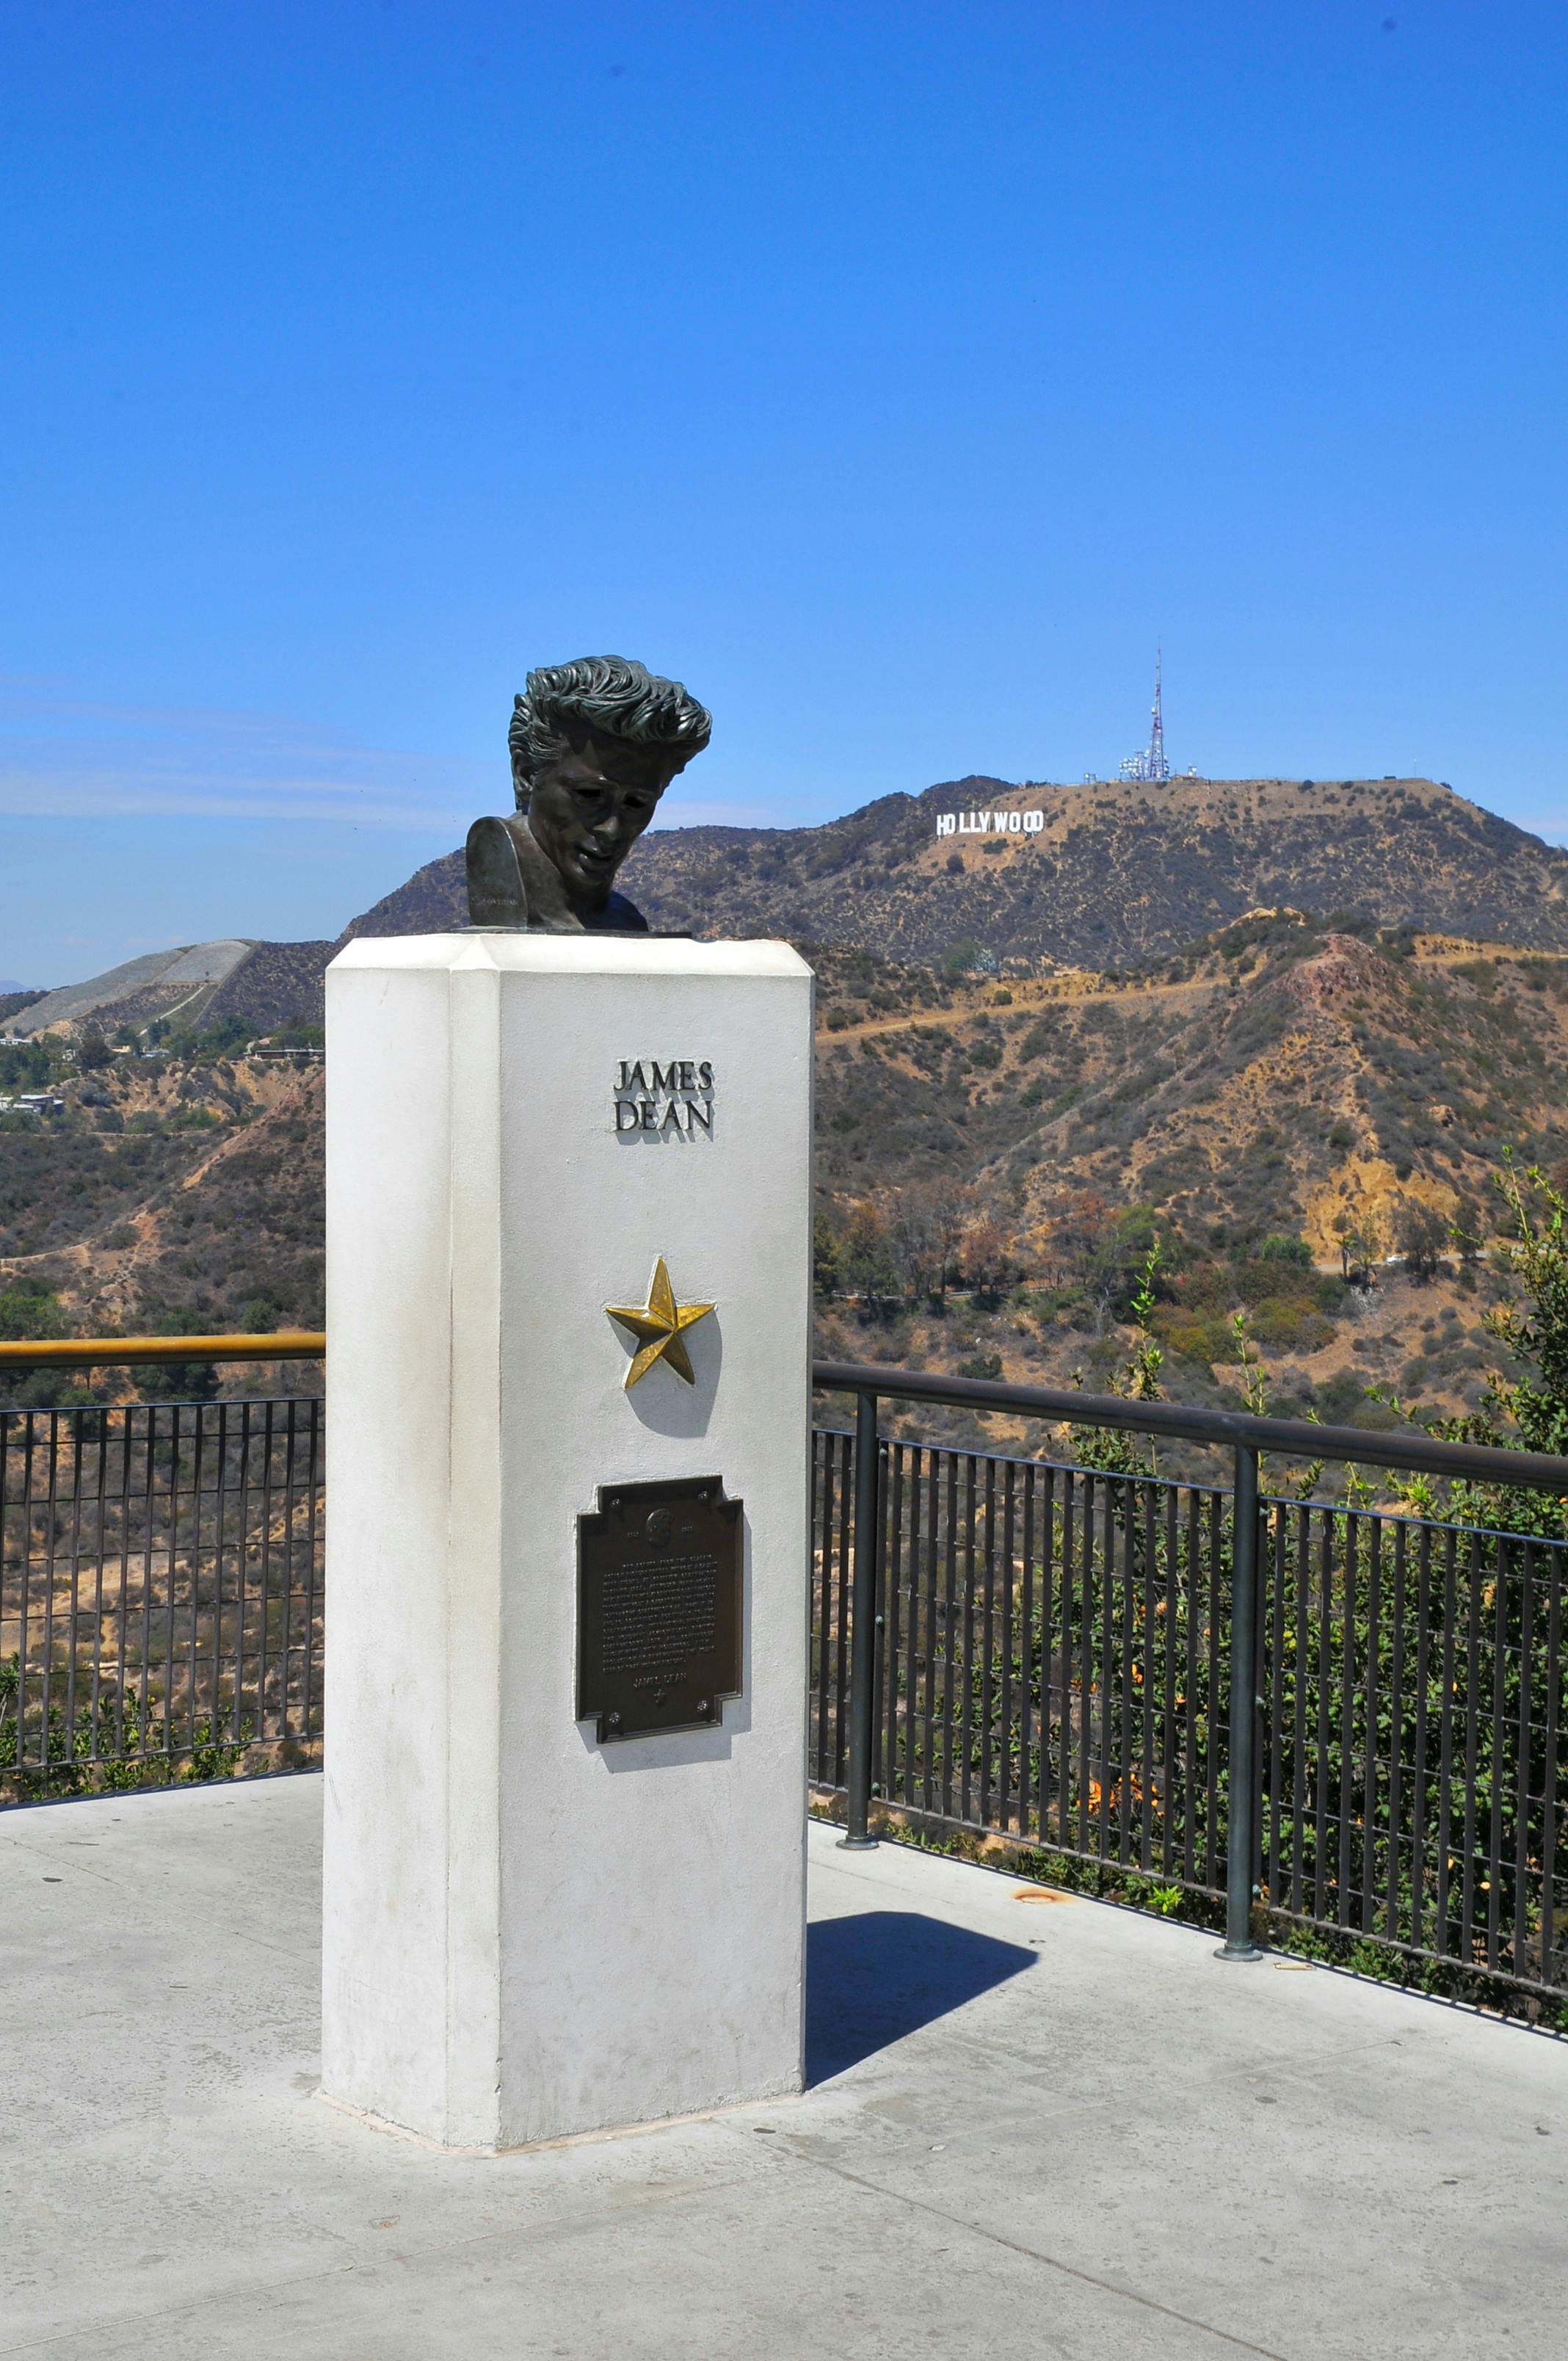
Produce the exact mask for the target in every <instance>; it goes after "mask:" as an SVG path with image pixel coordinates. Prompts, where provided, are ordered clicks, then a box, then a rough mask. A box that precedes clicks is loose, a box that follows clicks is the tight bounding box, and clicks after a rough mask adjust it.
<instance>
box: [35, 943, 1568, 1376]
mask: <svg viewBox="0 0 1568 2361" xmlns="http://www.w3.org/2000/svg"><path fill="white" fill-rule="evenodd" d="M812 957H813V960H814V963H815V965H816V967H817V975H818V1017H819V1035H818V1067H817V1180H818V1189H819V1197H820V1204H821V1212H822V1234H823V1239H824V1253H825V1256H826V1262H825V1265H824V1274H825V1279H826V1280H827V1285H828V1291H829V1294H830V1295H831V1296H832V1298H833V1300H831V1301H828V1302H827V1303H826V1304H825V1308H824V1320H825V1328H824V1336H825V1341H826V1342H827V1343H828V1345H833V1346H836V1347H837V1348H839V1349H840V1350H841V1351H843V1352H844V1353H845V1355H846V1356H848V1357H855V1358H866V1357H869V1358H874V1359H880V1360H887V1361H893V1362H897V1361H900V1360H904V1359H913V1360H916V1361H918V1362H925V1363H927V1364H929V1365H931V1366H936V1367H970V1368H973V1369H975V1370H976V1371H977V1373H981V1374H983V1373H985V1372H986V1371H987V1370H991V1369H992V1367H994V1369H995V1370H997V1371H1001V1370H1005V1371H1006V1373H1007V1374H1009V1375H1012V1376H1017V1377H1030V1376H1032V1377H1035V1378H1065V1377H1066V1376H1067V1374H1068V1373H1069V1370H1070V1369H1071V1368H1072V1367H1075V1366H1076V1367H1083V1368H1084V1369H1085V1370H1086V1372H1087V1373H1088V1375H1089V1377H1090V1378H1091V1381H1095V1382H1100V1381H1103V1380H1104V1379H1105V1378H1106V1377H1107V1376H1108V1375H1109V1374H1110V1373H1111V1371H1112V1370H1113V1367H1114V1366H1115V1363H1116V1361H1117V1359H1118V1357H1122V1356H1124V1354H1125V1350H1126V1343H1125V1338H1124V1333H1123V1331H1122V1330H1121V1328H1120V1327H1119V1325H1118V1322H1119V1320H1120V1319H1122V1318H1124V1314H1125V1311H1126V1298H1127V1279H1128V1273H1129V1271H1130V1269H1131V1268H1132V1267H1133V1265H1134V1263H1135V1260H1136V1257H1137V1256H1138V1255H1139V1254H1141V1253H1142V1251H1143V1250H1144V1248H1145V1247H1146V1245H1147V1243H1148V1240H1149V1238H1150V1237H1151V1236H1153V1235H1156V1234H1157V1233H1158V1234H1160V1235H1163V1237H1164V1241H1165V1243H1164V1246H1163V1248H1162V1253H1163V1256H1164V1269H1163V1275H1162V1279H1161V1287H1162V1292H1163V1293H1164V1295H1165V1297H1166V1299H1167V1300H1166V1301H1165V1303H1164V1306H1163V1308H1162V1311H1161V1312H1160V1315H1159V1318H1160V1322H1161V1324H1162V1333H1163V1334H1164V1335H1165V1338H1166V1342H1167V1345H1168V1352H1169V1355H1170V1358H1171V1368H1170V1371H1169V1382H1170V1386H1171V1390H1172V1391H1173V1392H1176V1393H1178V1394H1179V1395H1183V1396H1186V1397H1188V1398H1192V1397H1195V1396H1201V1395H1202V1394H1203V1393H1204V1392H1205V1391H1208V1392H1210V1393H1211V1394H1212V1393H1213V1392H1214V1391H1216V1390H1217V1389H1219V1388H1220V1387H1222V1386H1223V1385H1225V1384H1228V1383H1234V1382H1235V1381H1236V1369H1235V1367H1234V1335H1233V1334H1232V1332H1231V1330H1230V1329H1229V1326H1228V1324H1227V1323H1228V1321H1229V1319H1230V1316H1231V1315H1232V1313H1233V1312H1234V1311H1235V1310H1236V1309H1237V1308H1238V1306H1244V1307H1247V1309H1248V1317H1249V1319H1250V1320H1251V1321H1252V1323H1253V1334H1254V1335H1255V1340H1256V1344H1257V1346H1258V1347H1259V1348H1260V1349H1261V1351H1262V1354H1263V1356H1264V1361H1265V1364H1266V1369H1267V1374H1268V1383H1269V1384H1270V1386H1271V1387H1272V1388H1273V1389H1274V1394H1275V1400H1276V1403H1277V1406H1279V1407H1295V1408H1304V1407H1306V1406H1307V1405H1308V1404H1310V1403H1311V1402H1313V1401H1317V1402H1318V1403H1320V1404H1321V1405H1322V1406H1324V1408H1325V1414H1327V1413H1328V1412H1331V1411H1332V1414H1333V1415H1335V1416H1346V1415H1352V1414H1354V1413H1355V1412H1356V1411H1357V1410H1358V1409H1364V1407H1365V1385H1366V1384H1367V1383H1369V1382H1371V1380H1372V1379H1373V1378H1378V1379H1381V1380H1384V1381H1387V1382H1392V1383H1398V1384H1402V1385H1404V1386H1405V1387H1406V1389H1407V1390H1418V1391H1420V1392H1421V1393H1422V1394H1424V1396H1425V1398H1427V1399H1429V1400H1434V1401H1441V1402H1442V1403H1444V1404H1445V1405H1446V1406H1450V1407H1453V1406H1457V1405H1459V1404H1461V1403H1464V1402H1466V1401H1468V1400H1473V1399H1474V1393H1475V1385H1476V1383H1477V1382H1478V1379H1477V1374H1476V1373H1477V1371H1478V1370H1479V1368H1480V1367H1481V1366H1482V1364H1483V1361H1487V1362H1490V1361H1492V1360H1494V1359H1495V1358H1496V1351H1495V1348H1494V1347H1492V1346H1491V1345H1490V1344H1489V1343H1487V1342H1486V1340H1483V1339H1482V1338H1481V1337H1480V1336H1479V1334H1478V1330H1477V1322H1478V1318H1479V1314H1480V1313H1481V1312H1482V1311H1483V1310H1484V1309H1485V1308H1486V1303H1487V1301H1489V1300H1490V1293H1489V1291H1490V1290H1492V1288H1493V1281H1492V1279H1491V1278H1490V1276H1489V1275H1488V1272H1487V1270H1486V1266H1485V1264H1484V1263H1483V1264H1481V1265H1479V1266H1465V1267H1464V1268H1461V1267H1460V1266H1459V1265H1457V1264H1456V1263H1453V1262H1450V1263H1449V1264H1448V1265H1447V1266H1446V1268H1445V1275H1443V1276H1442V1277H1440V1278H1439V1279H1434V1280H1432V1281H1431V1283H1429V1284H1425V1285H1423V1286H1422V1287H1420V1288H1414V1287H1411V1286H1409V1285H1407V1284H1405V1283H1404V1282H1403V1281H1402V1280H1399V1281H1396V1280H1394V1279H1387V1280H1386V1281H1385V1283H1384V1284H1382V1285H1380V1286H1377V1287H1374V1288H1370V1289H1369V1288H1368V1287H1366V1286H1365V1285H1363V1286H1360V1287H1352V1286H1347V1285H1346V1284H1345V1283H1344V1281H1343V1278H1342V1276H1341V1273H1342V1269H1343V1267H1344V1266H1345V1265H1346V1264H1348V1265H1349V1266H1350V1267H1351V1268H1353V1269H1354V1268H1362V1269H1363V1270H1369V1271H1371V1272H1373V1273H1376V1271H1377V1270H1378V1269H1379V1268H1380V1266H1381V1264H1382V1259H1383V1257H1387V1256H1389V1255H1392V1254H1394V1253H1395V1252H1396V1251H1397V1250H1398V1249H1400V1248H1401V1247H1402V1246H1405V1245H1407V1244H1408V1243H1409V1235H1410V1231H1409V1224H1410V1222H1411V1220H1412V1218H1413V1217H1414V1216H1415V1215H1418V1214H1419V1213H1420V1211H1421V1209H1423V1208H1425V1209H1427V1210H1428V1211H1429V1212H1430V1213H1431V1215H1432V1216H1433V1217H1434V1219H1435V1235H1436V1241H1437V1246H1438V1247H1439V1249H1440V1250H1441V1249H1443V1248H1445V1247H1446V1245H1447V1238H1446V1232H1447V1229H1448V1226H1449V1224H1450V1223H1451V1222H1453V1221H1454V1220H1455V1219H1457V1220H1458V1221H1459V1222H1460V1224H1462V1225H1463V1226H1464V1227H1466V1228H1470V1229H1473V1230H1475V1232H1477V1233H1481V1234H1489V1233H1490V1231H1491V1230H1492V1229H1493V1228H1494V1227H1495V1224H1496V1216H1497V1207H1496V1202H1495V1191H1493V1190H1492V1188H1491V1186H1490V1183H1491V1180H1492V1176H1493V1175H1494V1174H1495V1173H1496V1171H1497V1169H1498V1166H1499V1163H1500V1160H1501V1159H1502V1157H1503V1154H1504V1152H1505V1151H1506V1150H1507V1149H1508V1148H1510V1147H1515V1148H1519V1150H1520V1151H1521V1152H1522V1155H1523V1156H1524V1158H1525V1159H1527V1160H1529V1159H1539V1160H1540V1161H1541V1162H1542V1163H1544V1164H1545V1165H1546V1166H1547V1167H1548V1168H1549V1169H1550V1170H1552V1171H1553V1172H1554V1174H1556V1175H1557V1176H1559V1177H1563V1176H1564V1174H1565V1173H1568V1118H1565V1115H1564V1107H1565V1105H1568V959H1565V958H1562V957H1558V956H1553V955H1541V954H1539V953H1531V952H1519V951H1510V950H1489V951H1488V950H1477V948H1476V947H1475V945H1474V944H1472V943H1465V942H1461V941H1457V940H1455V939H1451V938H1445V937H1439V936H1435V935H1434V936H1416V937H1396V938H1390V939H1384V940H1378V939H1376V937H1375V936H1374V935H1373V934H1372V932H1371V930H1370V929H1363V930H1361V931H1359V932H1357V931H1354V930H1350V929H1347V928H1343V927H1341V928H1325V927H1324V926H1322V925H1321V924H1320V923H1317V922H1314V921H1310V920H1308V919H1306V918H1304V917H1302V916H1301V915H1300V914H1299V913H1297V912H1294V911H1288V910H1283V911H1273V912H1259V913H1255V914H1253V915H1252V916H1250V917H1247V918H1246V919H1245V920H1243V921H1241V922H1239V923H1238V924H1237V925H1236V926H1234V927H1232V928H1227V929H1224V930H1222V931H1221V932H1220V933H1219V934H1217V935H1215V936H1213V937H1212V938H1211V939H1209V940H1208V941H1207V942H1206V943H1204V944H1203V945H1202V946H1201V947H1200V948H1199V949H1198V950H1196V951H1195V952H1194V953H1193V954H1192V955H1191V956H1190V957H1189V958H1187V959H1184V960H1182V961H1176V962H1170V961H1163V962H1161V963H1160V965H1159V966H1158V967H1157V968H1149V969H1146V970H1144V971H1142V972H1138V973H1136V974H1127V973H1122V974H1120V975H1118V976H1116V977H1114V978H1112V977H1109V976H1107V975H1106V974H1104V973H1103V972H1096V971H1093V970H1090V969H1076V970H1070V971H1066V972H1058V973H1055V974H1053V975H1051V976H1048V977H1032V978H1021V977H1014V978H1012V979H1006V980H997V979H990V980H986V979H982V978H978V977H974V976H967V977H964V978H961V979H955V978H953V977H951V976H950V975H948V974H945V973H942V972H938V971H935V970H933V969H931V968H929V967H922V966H917V965H914V964H899V963H896V962H893V961H886V960H883V959H879V958H878V957H876V956H875V955H874V954H872V953H871V952H868V951H861V950H836V949H826V950H817V951H816V952H814V953H813V954H812ZM322 1079H323V1078H322V1073H321V1070H320V1069H319V1068H315V1069H311V1070H298V1071H297V1070H295V1069H293V1068H291V1067H290V1066H288V1065H287V1064H278V1063H275V1064H268V1063H265V1062H263V1061H259V1060H248V1059H243V1058H242V1059H238V1060H230V1061H223V1060H218V1061H208V1062H204V1063H198V1062H196V1061H194V1060H191V1061H185V1060H172V1059H166V1060H119V1061H116V1062H115V1064H114V1065H112V1066H111V1067H110V1068H108V1069H107V1070H106V1071H101V1072H97V1073H93V1074H91V1075H85V1076H81V1077H78V1078H75V1079H70V1080H67V1081H65V1082H62V1083H61V1084H60V1088H61V1091H62V1093H63V1094H64V1096H65V1098H66V1101H67V1110H66V1113H65V1115H64V1116H63V1117H61V1118H60V1119H58V1120H57V1121H55V1122H51V1123H49V1124H45V1125H40V1124H39V1123H38V1121H37V1120H36V1119H33V1118H28V1119H27V1120H25V1121H24V1120H23V1119H22V1118H20V1117H17V1116H5V1115H0V1306H3V1304H4V1301H5V1287H6V1285H7V1284H8V1283H11V1282H14V1281H15V1280H16V1279H24V1280H30V1281H32V1282H34V1283H37V1284H41V1285H44V1286H48V1287H50V1288H52V1289H54V1290H57V1292H58V1296H59V1300H60V1314H61V1317H62V1318H63V1319H65V1320H66V1321H67V1322H68V1323H69V1324H70V1325H71V1326H73V1327H74V1328H75V1329H76V1330H77V1331H78V1333H92V1332H93V1330H94V1329H97V1328H101V1327H110V1326H117V1327H119V1328H121V1329H122V1330H134V1329H140V1328H147V1327H157V1326H159V1324H161V1323H163V1322H164V1321H165V1320H167V1318H168V1317H169V1316H170V1314H171V1313H177V1312H183V1313H187V1314H192V1315H198V1316H199V1319H200V1323H201V1325H203V1326H204V1327H212V1328H215V1329H221V1328H224V1327H228V1326H237V1325H242V1324H247V1323H248V1322H249V1321H250V1320H251V1319H253V1318H254V1317H256V1316H257V1310H256V1307H257V1304H258V1300H259V1301H260V1303H261V1304H262V1306H263V1308H264V1311H265V1312H267V1313H269V1314H275V1315H276V1316H277V1317H278V1318H279V1319H280V1321H281V1322H282V1323H285V1324H295V1323H297V1324H302V1325H306V1326H313V1325H315V1324H317V1323H318V1322H319V1320H320V1317H321V1235H320V1222H321V1213H320V1190H321V1154H322V1131H321V1113H322ZM933 1216H938V1217H940V1219H939V1221H938V1226H940V1223H941V1222H942V1221H945V1222H946V1224H947V1229H946V1236H947V1241H948V1243H947V1246H946V1248H945V1249H944V1251H945V1253H946V1255H947V1257H948V1261H949V1263H950V1265H951V1267H952V1268H954V1269H956V1270H958V1271H959V1273H960V1275H961V1279H962V1282H963V1283H962V1285H961V1286H959V1288H958V1289H957V1290H952V1291H950V1293H949V1301H948V1304H947V1308H946V1309H945V1310H942V1311H932V1310H931V1309H930V1308H929V1306H928V1304H927V1301H926V1293H927V1290H929V1289H930V1288H931V1287H932V1285H933V1284H934V1283H935V1280H934V1272H935V1270H936V1268H937V1267H936V1266H935V1265H934V1264H933V1261H932V1257H931V1250H930V1248H931V1235H932V1218H933ZM1430 1226H1431V1225H1430V1224H1429V1227H1430ZM1270 1239H1272V1240H1273V1241H1274V1243H1273V1244H1270V1243H1269V1241H1270ZM1281 1240H1283V1241H1284V1246H1281V1245H1280V1241H1281ZM923 1241H924V1243H923ZM1292 1241H1295V1242H1297V1243H1294V1244H1293V1243H1291V1242H1292ZM1301 1242H1304V1244H1303V1243H1301ZM1429 1244H1430V1240H1429ZM1281 1255H1283V1257H1284V1259H1280V1258H1279V1257H1280V1256H1281ZM922 1257H924V1259H923V1260H922ZM1270 1257H1274V1259H1272V1260H1271V1259H1270ZM1314 1263H1315V1266H1316V1268H1313V1267H1312V1266H1313V1264H1314ZM921 1271H923V1272H924V1278H923V1279H918V1278H917V1277H916V1274H917V1273H918V1272H921ZM1020 1279H1021V1280H1022V1281H1023V1284H1022V1286H1021V1287H1020V1285H1019V1281H1020ZM846 1297H848V1298H850V1299H851V1300H850V1301H849V1302H848V1304H847V1305H846V1301H845V1299H846ZM868 1323H869V1327H870V1333H869V1334H868V1333H867V1327H868ZM1216 1370H1217V1374H1216ZM265 1381H266V1380H264V1379H258V1378H255V1377H254V1376H253V1377H251V1378H245V1379H243V1380H242V1382H244V1383H247V1384H252V1385H253V1384H255V1383H257V1382H265ZM1369 1414H1370V1413H1369ZM1379 1415H1386V1414H1381V1413H1380V1414H1379Z"/></svg>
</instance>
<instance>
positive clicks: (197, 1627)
mask: <svg viewBox="0 0 1568 2361" xmlns="http://www.w3.org/2000/svg"><path fill="white" fill-rule="evenodd" d="M209 1411H212V1412H214V1413H215V1414H216V1415H217V1416H218V1419H219V1424H220V1431H221V1425H222V1406H221V1404H218V1403H207V1402H199V1403H198V1404H197V1406H196V1455H195V1466H194V1467H193V1469H192V1479H191V1485H192V1489H191V1507H192V1518H191V1525H192V1532H191V1640H190V1648H189V1652H188V1653H187V1657H186V1664H185V1726H186V1739H185V1742H186V1745H187V1747H194V1745H195V1743H196V1702H197V1699H196V1658H197V1654H198V1651H199V1640H200V1632H201V1618H200V1599H201V1590H202V1496H203V1477H204V1472H205V1469H206V1465H207V1434H208V1424H207V1421H208V1413H209Z"/></svg>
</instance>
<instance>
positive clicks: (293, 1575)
mask: <svg viewBox="0 0 1568 2361" xmlns="http://www.w3.org/2000/svg"><path fill="white" fill-rule="evenodd" d="M322 1426H323V1420H322V1403H321V1401H320V1400H319V1399H315V1398H308V1397H297V1396H296V1397H291V1398H289V1399H286V1400H272V1401H269V1400H251V1401H244V1400H242V1401H208V1402H192V1403H185V1402H148V1403H145V1404H143V1403H130V1404H125V1405H121V1406H116V1407H115V1408H107V1407H104V1408H100V1407H96V1406H94V1407H85V1406H83V1407H79V1408H72V1409H65V1410H0V1780H3V1781H5V1782H7V1783H9V1784H12V1785H13V1786H14V1787H15V1788H16V1790H17V1791H18V1793H19V1795H21V1796H23V1797H30V1796H36V1795H59V1794H69V1793H71V1791H72V1790H73V1789H77V1788H80V1787H82V1786H84V1785H91V1784H103V1785H133V1784H142V1783H143V1782H144V1781H145V1779H146V1778H147V1775H148V1772H149V1771H150V1772H153V1773H158V1774H160V1775H162V1776H164V1777H170V1776H173V1775H174V1774H175V1773H176V1770H177V1768H179V1767H189V1768H191V1769H193V1770H194V1771H195V1772H196V1773H197V1774H199V1775H200V1774H203V1773H204V1774H205V1775H214V1774H215V1773H218V1772H220V1771H223V1770H227V1769H232V1768H233V1767H234V1765H235V1763H236V1762H237V1761H238V1760H239V1759H240V1758H241V1757H242V1756H244V1755H246V1754H247V1752H250V1751H251V1750H263V1751H264V1759H267V1760H269V1761H277V1760H280V1759H282V1760H295V1759H300V1756H301V1752H302V1751H303V1752H304V1753H305V1754H307V1755H308V1753H309V1752H310V1750H311V1748H312V1747H313V1744H314V1743H315V1742H316V1741H319V1739H320V1736H321V1661H322V1611H323V1587H322V1519H321V1506H322V1481H323V1466H322Z"/></svg>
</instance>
